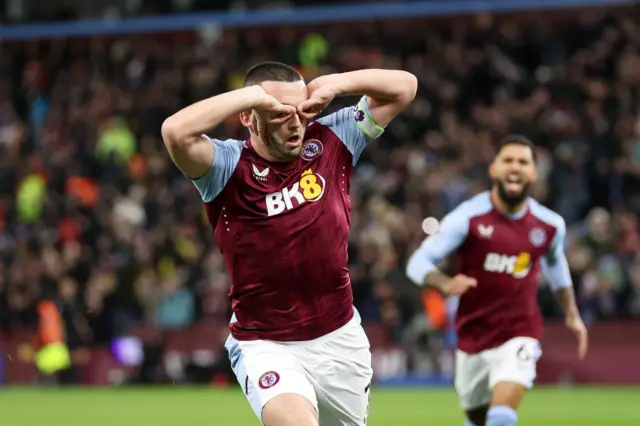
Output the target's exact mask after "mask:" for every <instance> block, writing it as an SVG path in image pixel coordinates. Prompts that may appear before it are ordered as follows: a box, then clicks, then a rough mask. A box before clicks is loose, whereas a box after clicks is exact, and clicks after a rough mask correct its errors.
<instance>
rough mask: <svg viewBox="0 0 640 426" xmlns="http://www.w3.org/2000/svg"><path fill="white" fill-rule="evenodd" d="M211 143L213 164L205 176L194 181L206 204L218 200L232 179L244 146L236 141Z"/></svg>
mask: <svg viewBox="0 0 640 426" xmlns="http://www.w3.org/2000/svg"><path fill="white" fill-rule="evenodd" d="M211 143H212V144H213V146H214V153H213V164H211V167H210V168H209V170H207V172H206V173H205V174H204V175H203V176H201V177H199V178H198V179H194V180H193V181H192V182H193V184H194V185H195V187H196V188H197V189H198V192H199V193H200V196H201V197H202V201H204V202H205V203H207V202H209V201H212V200H213V199H214V198H216V197H217V196H218V194H220V192H221V191H222V189H223V188H224V186H225V185H226V184H227V182H229V179H231V175H233V172H234V171H235V169H236V166H237V165H238V161H240V153H241V152H242V144H243V142H242V141H238V140H234V139H227V140H226V141H220V140H217V139H211Z"/></svg>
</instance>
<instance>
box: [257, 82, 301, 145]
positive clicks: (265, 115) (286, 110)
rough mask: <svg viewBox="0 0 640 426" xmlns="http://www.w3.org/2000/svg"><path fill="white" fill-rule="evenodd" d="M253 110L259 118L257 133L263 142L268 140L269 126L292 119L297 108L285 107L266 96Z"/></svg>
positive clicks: (271, 97)
mask: <svg viewBox="0 0 640 426" xmlns="http://www.w3.org/2000/svg"><path fill="white" fill-rule="evenodd" d="M253 110H254V111H255V113H256V117H257V129H256V132H257V133H258V135H260V137H261V138H262V139H263V140H265V141H266V140H267V135H268V131H267V125H269V124H280V123H284V122H285V121H287V120H288V119H289V118H291V116H292V115H294V114H295V113H296V108H295V107H294V106H291V105H284V104H282V103H280V102H279V101H278V100H277V99H276V98H274V97H273V96H271V95H267V94H266V93H265V94H264V97H263V98H262V100H261V102H260V103H259V104H258V105H256V106H255V107H254V108H253Z"/></svg>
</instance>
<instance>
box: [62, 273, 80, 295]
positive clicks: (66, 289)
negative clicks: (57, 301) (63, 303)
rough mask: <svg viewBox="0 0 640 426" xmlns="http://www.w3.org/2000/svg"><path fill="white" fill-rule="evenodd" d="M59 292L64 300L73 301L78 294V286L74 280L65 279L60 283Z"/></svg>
mask: <svg viewBox="0 0 640 426" xmlns="http://www.w3.org/2000/svg"><path fill="white" fill-rule="evenodd" d="M59 292H60V296H61V297H62V299H64V300H73V299H75V298H76V296H77V294H78V285H77V284H76V282H75V281H74V280H73V279H71V278H64V279H63V280H62V281H60V286H59Z"/></svg>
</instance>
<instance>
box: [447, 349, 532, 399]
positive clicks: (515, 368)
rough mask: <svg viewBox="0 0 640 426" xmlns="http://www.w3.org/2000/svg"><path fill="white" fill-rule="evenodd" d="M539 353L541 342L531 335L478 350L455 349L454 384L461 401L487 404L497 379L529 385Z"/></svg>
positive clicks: (498, 380)
mask: <svg viewBox="0 0 640 426" xmlns="http://www.w3.org/2000/svg"><path fill="white" fill-rule="evenodd" d="M541 355H542V350H541V348H540V342H538V341H537V340H536V339H533V338H531V337H516V338H513V339H511V340H509V341H507V342H505V343H504V344H502V345H501V346H499V347H497V348H493V349H488V350H486V351H482V352H479V353H477V354H468V353H466V352H463V351H461V350H458V351H456V378H455V388H456V392H457V393H458V397H459V399H460V405H461V406H462V408H463V409H465V410H470V409H473V408H477V407H481V406H483V405H487V404H489V402H490V401H491V390H492V389H493V387H494V386H495V385H496V383H498V382H515V383H520V384H521V385H523V386H524V387H525V388H527V389H530V388H531V387H532V386H533V381H534V380H535V378H536V363H537V361H538V359H540V356H541Z"/></svg>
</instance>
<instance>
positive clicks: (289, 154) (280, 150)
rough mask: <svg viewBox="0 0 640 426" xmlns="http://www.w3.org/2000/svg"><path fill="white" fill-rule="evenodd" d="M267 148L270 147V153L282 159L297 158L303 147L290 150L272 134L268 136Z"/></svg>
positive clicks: (290, 159) (291, 159)
mask: <svg viewBox="0 0 640 426" xmlns="http://www.w3.org/2000/svg"><path fill="white" fill-rule="evenodd" d="M267 148H268V149H269V153H270V154H271V155H273V156H274V157H275V158H277V159H279V160H280V161H293V160H295V159H296V157H297V156H298V155H299V154H300V150H301V149H302V147H298V148H295V149H294V150H290V149H288V148H287V147H286V146H285V145H284V144H280V143H278V141H276V139H275V138H274V137H273V136H271V135H268V136H267Z"/></svg>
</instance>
